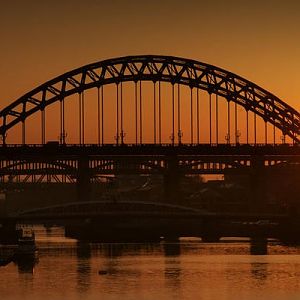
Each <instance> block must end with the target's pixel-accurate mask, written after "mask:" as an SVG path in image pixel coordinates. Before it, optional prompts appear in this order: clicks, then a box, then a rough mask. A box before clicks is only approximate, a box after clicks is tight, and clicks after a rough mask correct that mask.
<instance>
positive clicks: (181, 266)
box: [0, 227, 300, 300]
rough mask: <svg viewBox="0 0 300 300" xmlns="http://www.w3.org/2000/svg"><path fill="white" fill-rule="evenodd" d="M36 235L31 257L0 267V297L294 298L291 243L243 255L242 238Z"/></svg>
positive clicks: (298, 253)
mask: <svg viewBox="0 0 300 300" xmlns="http://www.w3.org/2000/svg"><path fill="white" fill-rule="evenodd" d="M36 233H37V240H38V248H39V255H38V261H36V262H35V263H19V264H16V263H10V264H8V265H7V266H4V267H0V299H1V300H6V299H9V300H21V299H22V300H26V299H30V300H31V299H34V300H35V299H39V300H40V299H43V300H48V299H51V300H60V299H64V300H65V299H85V300H90V299H125V300H126V299H205V300H206V299H211V300H215V299H220V300H222V299H228V300H229V299H230V300H232V299H245V300H246V299H247V300H248V299H249V300H250V299H251V300H252V299H274V300H277V299H282V300H283V299H284V300H299V299H300V248H297V247H286V246H281V245H279V244H276V243H269V245H268V255H250V244H249V243H248V242H243V241H231V242H226V243H225V242H224V243H223V242H221V243H218V244H204V243H201V242H199V241H198V240H196V239H185V240H181V241H180V243H157V244H80V243H78V242H77V241H76V240H70V239H65V238H64V237H63V231H62V229H60V228H53V229H52V230H51V231H48V232H47V231H45V230H44V229H43V228H41V227H39V228H38V229H37V231H36ZM99 271H100V274H99Z"/></svg>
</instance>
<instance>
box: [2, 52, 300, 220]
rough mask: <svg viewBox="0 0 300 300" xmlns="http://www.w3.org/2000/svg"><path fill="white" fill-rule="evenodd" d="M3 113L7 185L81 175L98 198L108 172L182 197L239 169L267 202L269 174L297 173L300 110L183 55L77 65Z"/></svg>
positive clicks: (254, 195) (80, 181) (253, 193)
mask: <svg viewBox="0 0 300 300" xmlns="http://www.w3.org/2000/svg"><path fill="white" fill-rule="evenodd" d="M0 121H1V123H0V135H1V136H2V145H1V147H0V183H1V186H2V188H3V189H6V188H7V187H8V186H9V185H10V184H15V185H17V184H19V183H33V184H34V183H35V184H39V183H51V182H58V183H65V184H66V183H68V184H72V183H74V184H76V186H77V196H76V198H77V199H73V200H77V201H78V203H81V202H83V201H95V199H91V197H90V189H91V184H93V183H95V184H96V183H98V182H99V178H102V177H103V176H104V177H105V176H115V175H120V174H137V175H140V174H146V175H149V174H157V175H160V176H162V177H163V182H164V183H163V188H164V192H165V193H164V197H163V199H162V201H161V202H162V203H168V205H175V203H177V204H178V199H180V198H181V191H180V183H181V180H182V178H183V177H184V176H185V175H193V174H194V175H196V174H225V175H226V174H230V176H232V175H234V176H237V175H242V176H243V177H244V178H246V181H247V182H248V187H247V188H248V192H249V194H250V198H251V199H252V202H253V204H254V207H255V209H256V210H259V207H261V206H264V205H263V204H264V201H265V196H266V191H265V188H264V185H265V183H266V179H267V178H271V177H272V176H273V175H275V176H278V177H279V176H280V174H283V172H284V174H285V178H286V180H290V178H292V176H293V175H294V174H295V170H298V165H299V158H300V147H299V145H298V143H299V139H298V135H299V133H300V114H299V113H298V112H297V111H296V110H295V109H293V108H292V107H290V106H289V105H288V104H286V103H285V102H283V101H282V100H280V99H278V98H277V97H276V96H274V95H273V94H271V93H270V92H268V91H266V90H264V89H262V88H261V87H259V86H257V85H256V84H254V83H252V82H250V81H248V80H246V79H244V78H241V77H240V76H237V75H235V74H233V73H231V72H228V71H225V70H223V69H220V68H218V67H215V66H212V65H208V64H204V63H201V62H197V61H193V60H189V59H182V58H176V57H166V56H151V55H146V56H131V57H122V58H116V59H111V60H106V61H101V62H98V63H94V64H91V65H87V66H84V67H82V68H79V69H76V70H73V71H70V72H68V73H65V74H63V75H61V76H58V77H56V78H54V79H52V80H50V81H48V82H46V83H44V84H42V85H40V86H39V87H37V88H35V89H34V90H32V91H30V92H28V93H27V94H25V95H24V96H22V97H21V98H19V99H18V100H16V101H15V102H13V103H11V104H10V105H9V106H7V107H5V108H3V109H2V111H1V112H0ZM270 176H271V177H270ZM281 179H282V178H281ZM96 200H97V199H96ZM90 205H91V206H92V202H90ZM254 207H252V208H251V211H252V212H253V210H254ZM60 208H61V209H64V208H65V206H61V207H60ZM69 208H70V207H69ZM165 208H166V207H165V206H162V207H161V211H162V212H165V213H166V210H165ZM257 216H258V214H257Z"/></svg>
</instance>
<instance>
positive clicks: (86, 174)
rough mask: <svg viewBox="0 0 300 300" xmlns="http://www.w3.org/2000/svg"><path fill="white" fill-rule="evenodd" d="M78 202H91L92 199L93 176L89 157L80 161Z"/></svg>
mask: <svg viewBox="0 0 300 300" xmlns="http://www.w3.org/2000/svg"><path fill="white" fill-rule="evenodd" d="M76 185H77V200H78V201H80V202H82V201H90V199H91V175H90V168H89V157H88V156H81V157H80V158H79V159H78V174H77V181H76Z"/></svg>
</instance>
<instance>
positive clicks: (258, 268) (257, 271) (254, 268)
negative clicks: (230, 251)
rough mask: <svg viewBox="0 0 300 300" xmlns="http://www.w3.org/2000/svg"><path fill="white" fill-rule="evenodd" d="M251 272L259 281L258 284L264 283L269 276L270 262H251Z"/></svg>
mask: <svg viewBox="0 0 300 300" xmlns="http://www.w3.org/2000/svg"><path fill="white" fill-rule="evenodd" d="M251 274H252V277H253V279H255V280H256V281H257V283H258V284H260V285H261V284H264V283H265V281H266V280H267V276H268V264H267V263H252V264H251Z"/></svg>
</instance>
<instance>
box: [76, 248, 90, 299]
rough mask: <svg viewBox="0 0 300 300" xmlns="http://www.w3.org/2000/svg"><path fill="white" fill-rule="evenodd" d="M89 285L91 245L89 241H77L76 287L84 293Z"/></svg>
mask: <svg viewBox="0 0 300 300" xmlns="http://www.w3.org/2000/svg"><path fill="white" fill-rule="evenodd" d="M90 285H91V246H90V244H89V243H85V242H78V243H77V289H78V292H79V293H80V294H85V293H86V292H87V291H88V290H89V288H90Z"/></svg>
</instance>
